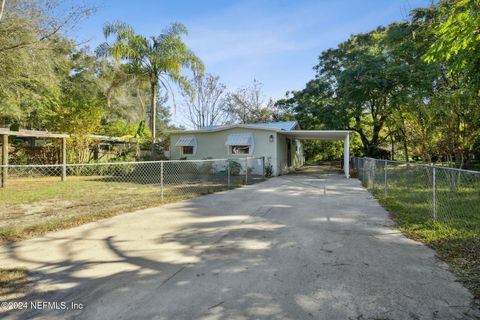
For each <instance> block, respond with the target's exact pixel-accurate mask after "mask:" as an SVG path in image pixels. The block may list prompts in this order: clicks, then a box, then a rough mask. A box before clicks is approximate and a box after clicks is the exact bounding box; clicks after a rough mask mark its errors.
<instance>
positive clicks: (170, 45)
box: [96, 22, 203, 156]
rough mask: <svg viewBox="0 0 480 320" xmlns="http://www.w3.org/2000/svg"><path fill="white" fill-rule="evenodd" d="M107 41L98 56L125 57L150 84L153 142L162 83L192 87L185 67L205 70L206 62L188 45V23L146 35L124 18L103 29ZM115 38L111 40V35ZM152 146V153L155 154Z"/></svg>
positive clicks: (130, 66)
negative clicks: (127, 22) (186, 76)
mask: <svg viewBox="0 0 480 320" xmlns="http://www.w3.org/2000/svg"><path fill="white" fill-rule="evenodd" d="M103 33H104V36H105V39H106V42H104V43H102V44H100V45H99V46H98V48H97V50H96V52H97V55H98V56H102V57H112V58H113V59H114V60H115V61H118V62H121V61H125V62H126V64H127V65H128V67H129V70H130V72H131V73H132V74H135V75H136V76H141V77H143V78H144V79H145V80H146V81H148V82H149V84H150V110H151V115H152V116H151V117H150V128H151V131H152V142H153V144H155V142H156V137H157V130H156V115H157V111H156V108H157V97H158V91H159V89H160V87H163V89H165V90H166V91H169V92H171V93H173V92H172V90H171V89H170V85H169V82H174V83H176V84H178V85H179V86H180V87H182V88H183V89H185V90H188V88H189V83H188V81H187V79H186V78H185V76H183V75H182V74H181V72H182V69H183V68H190V69H191V70H194V71H196V72H202V71H203V63H202V62H201V61H200V59H199V58H198V57H197V56H196V55H195V54H194V53H193V52H192V51H191V50H190V49H188V48H187V45H186V44H185V43H184V42H183V41H182V36H183V35H186V34H187V29H186V27H185V26H184V25H182V24H179V23H174V24H172V25H170V26H169V27H168V28H166V29H165V30H164V32H163V33H161V34H160V35H158V36H153V37H149V38H147V37H144V36H142V35H139V34H137V33H135V30H134V29H133V28H132V27H131V26H129V25H127V24H125V23H122V22H116V23H107V24H106V25H105V27H104V29H103ZM112 36H113V37H114V40H113V42H108V40H109V38H110V37H112ZM153 154H154V153H153V147H152V156H153Z"/></svg>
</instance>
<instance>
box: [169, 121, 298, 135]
mask: <svg viewBox="0 0 480 320" xmlns="http://www.w3.org/2000/svg"><path fill="white" fill-rule="evenodd" d="M233 128H246V129H259V130H269V131H289V130H294V129H298V123H297V121H278V122H264V123H247V124H231V125H223V126H208V127H203V128H200V129H198V130H175V131H170V133H199V132H215V131H223V130H227V129H233Z"/></svg>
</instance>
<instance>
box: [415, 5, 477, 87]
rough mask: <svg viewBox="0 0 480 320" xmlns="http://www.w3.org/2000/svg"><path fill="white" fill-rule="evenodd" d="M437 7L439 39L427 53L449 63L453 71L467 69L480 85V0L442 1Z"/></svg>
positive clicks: (429, 57)
mask: <svg viewBox="0 0 480 320" xmlns="http://www.w3.org/2000/svg"><path fill="white" fill-rule="evenodd" d="M433 9H434V10H435V11H436V12H435V13H436V19H435V20H434V21H433V22H432V24H431V26H432V27H433V28H432V30H433V33H434V34H435V40H434V41H433V42H432V43H431V45H430V49H429V50H428V52H426V54H425V55H424V59H425V60H426V61H428V62H435V61H440V62H446V63H448V65H449V68H450V70H451V71H453V72H466V73H467V75H468V76H469V79H468V80H469V81H470V82H474V84H475V85H476V88H477V90H478V89H479V88H480V74H479V72H478V70H479V69H480V1H479V0H458V1H452V0H442V1H440V3H439V4H438V5H437V6H434V7H433Z"/></svg>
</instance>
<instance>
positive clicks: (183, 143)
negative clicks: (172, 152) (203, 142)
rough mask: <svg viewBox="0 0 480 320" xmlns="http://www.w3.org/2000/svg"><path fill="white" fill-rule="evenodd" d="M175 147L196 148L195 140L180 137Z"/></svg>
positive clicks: (193, 138)
mask: <svg viewBox="0 0 480 320" xmlns="http://www.w3.org/2000/svg"><path fill="white" fill-rule="evenodd" d="M175 146H176V147H196V146H197V139H195V137H193V136H191V137H180V138H179V139H178V140H177V142H176V143H175Z"/></svg>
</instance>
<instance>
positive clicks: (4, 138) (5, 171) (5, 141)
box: [2, 134, 8, 188]
mask: <svg viewBox="0 0 480 320" xmlns="http://www.w3.org/2000/svg"><path fill="white" fill-rule="evenodd" d="M2 166H3V167H2V188H5V187H6V186H7V176H8V167H7V166H8V134H3V135H2Z"/></svg>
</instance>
